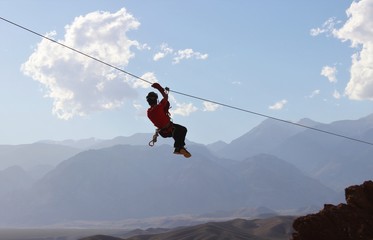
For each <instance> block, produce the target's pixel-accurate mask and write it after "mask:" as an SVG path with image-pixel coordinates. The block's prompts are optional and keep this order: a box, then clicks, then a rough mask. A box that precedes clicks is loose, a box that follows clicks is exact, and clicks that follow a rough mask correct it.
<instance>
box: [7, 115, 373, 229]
mask: <svg viewBox="0 0 373 240" xmlns="http://www.w3.org/2000/svg"><path fill="white" fill-rule="evenodd" d="M299 123H301V124H306V125H307V126H311V125H312V126H313V127H316V128H320V129H323V130H325V131H331V132H335V133H339V134H346V135H347V134H350V135H348V136H350V137H356V138H359V139H362V140H366V141H369V140H370V139H371V138H372V135H371V133H373V115H370V116H367V117H365V118H361V119H358V120H344V121H338V122H334V123H331V124H320V123H317V122H314V121H312V120H310V119H303V120H301V121H300V122H299ZM290 127H293V128H296V129H290ZM338 131H340V132H338ZM274 135H275V137H274ZM151 136H152V134H151V133H149V134H135V135H134V136H131V137H118V138H115V139H112V140H97V139H88V140H84V141H76V142H74V141H73V142H71V141H70V140H69V141H66V142H65V145H63V144H62V145H60V143H59V142H50V143H45V142H44V143H35V144H28V145H16V146H7V145H3V146H0V156H1V157H4V162H3V163H6V164H8V163H9V162H10V163H14V165H19V166H21V167H22V168H23V169H25V170H26V171H21V170H20V168H19V169H18V170H20V171H18V170H17V171H14V172H13V173H12V174H11V175H14V179H17V176H18V175H19V177H18V179H19V181H20V182H19V183H18V184H20V185H19V186H26V187H22V188H18V190H19V191H18V190H17V191H16V192H17V193H16V194H14V196H9V195H8V196H4V195H5V193H6V192H7V191H8V190H7V187H6V185H4V186H2V185H0V197H3V198H4V199H8V200H7V202H8V204H6V205H4V206H3V208H4V209H3V210H4V211H3V212H4V216H5V217H4V219H3V220H1V221H0V222H1V224H11V223H14V224H16V223H19V222H20V221H22V223H23V224H26V225H27V224H31V223H32V222H34V221H36V220H37V221H36V222H38V223H40V224H43V223H45V222H46V221H47V220H51V219H52V220H53V221H54V222H55V223H58V222H59V221H62V220H63V221H74V220H77V221H78V220H83V219H91V220H92V219H96V220H118V219H123V218H128V217H140V218H141V217H152V216H166V215H174V214H184V213H188V214H204V213H209V212H212V213H213V212H219V211H222V212H234V211H236V210H237V209H242V208H257V207H261V206H263V207H269V208H273V209H274V210H275V211H276V210H278V209H280V210H281V209H282V210H283V209H285V208H289V207H291V208H302V207H305V208H306V207H307V206H320V205H321V204H323V203H325V202H333V201H338V194H336V193H335V192H334V191H332V190H331V189H329V188H328V187H325V186H324V185H323V184H325V185H327V186H330V187H333V188H334V189H335V190H339V189H341V188H342V189H343V187H345V186H348V185H351V184H354V183H355V182H358V183H359V182H361V181H363V180H366V179H369V178H371V177H372V175H371V172H373V171H372V170H373V167H370V166H371V164H370V159H371V157H370V156H371V155H372V154H373V152H372V151H373V149H372V147H371V146H369V145H367V144H366V145H365V144H362V143H358V142H354V141H351V140H348V139H343V138H338V137H336V136H329V135H326V134H323V133H319V132H315V131H312V130H309V129H303V128H300V127H297V126H291V125H289V124H288V123H280V122H274V121H273V120H265V121H263V123H262V124H260V125H259V126H257V127H256V128H255V129H253V130H252V131H250V132H249V133H247V134H244V135H243V136H242V137H239V138H238V139H237V140H236V141H232V142H231V143H229V144H225V143H223V142H218V143H216V144H210V145H207V146H204V145H201V144H194V143H191V142H188V147H189V149H190V150H191V152H192V154H193V157H192V158H191V159H184V158H182V157H180V156H175V155H173V154H172V150H173V149H172V147H171V146H170V145H171V142H172V140H171V139H162V138H160V139H159V140H160V141H159V142H158V143H157V145H156V147H153V148H150V147H148V146H147V143H148V141H149V140H150V139H151ZM131 139H132V140H131ZM255 140H257V141H255ZM77 143H79V144H77ZM83 143H84V144H83ZM122 143H133V144H127V145H122ZM163 143H166V144H167V145H162V144H163ZM259 143H260V144H259ZM267 143H268V144H267ZM118 144H120V145H118ZM67 145H69V146H67ZM78 145H80V146H83V145H84V148H83V149H82V148H80V149H78V147H77V146H78ZM87 147H88V149H90V150H87V149H86V148H87ZM256 147H258V148H256ZM234 149H236V150H237V153H236V152H234V151H233V150H234ZM240 149H241V150H242V151H240ZM259 150H261V151H262V152H261V153H259V152H258V151H259ZM219 152H224V154H219ZM263 153H265V154H263ZM7 156H11V157H7ZM227 156H228V157H227ZM229 156H231V157H232V158H233V157H236V159H234V158H233V159H231V158H230V157H229ZM9 159H12V161H9ZM36 159H37V160H36ZM48 163H52V165H49V167H51V166H52V167H53V164H56V165H57V164H58V165H57V166H56V167H53V169H52V170H51V171H49V172H48V173H47V174H45V175H43V174H40V175H39V177H38V178H35V177H33V176H32V175H31V174H30V169H32V168H33V167H37V166H38V167H40V166H43V165H41V164H48ZM6 164H4V166H5V165H6ZM33 164H34V165H33ZM294 166H295V167H294ZM299 169H300V170H299ZM43 171H45V170H43ZM4 174H6V172H4V171H0V179H1V178H2V175H4ZM25 176H27V177H25ZM30 176H31V180H30V178H29V177H30ZM40 176H44V177H42V178H40ZM4 179H6V178H4ZM294 179H296V180H294ZM5 181H10V180H5ZM320 181H321V182H322V183H323V184H320ZM10 182H11V181H10ZM33 182H35V184H30V183H33ZM1 193H3V194H1ZM12 203H13V205H14V203H17V209H14V208H12V207H11V206H12ZM155 206H156V207H155ZM0 207H1V206H0ZM118 209H120V210H118ZM14 213H15V214H14ZM25 216H27V217H25ZM8 220H9V221H8ZM47 222H48V223H52V222H50V221H47ZM34 223H35V222H34Z"/></svg>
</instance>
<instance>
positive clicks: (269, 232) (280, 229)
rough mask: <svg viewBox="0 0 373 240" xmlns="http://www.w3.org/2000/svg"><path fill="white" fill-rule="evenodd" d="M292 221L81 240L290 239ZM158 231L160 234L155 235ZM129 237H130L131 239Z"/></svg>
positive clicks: (215, 224)
mask: <svg viewBox="0 0 373 240" xmlns="http://www.w3.org/2000/svg"><path fill="white" fill-rule="evenodd" d="M293 220H294V217H287V216H283V217H273V218H266V219H256V220H246V219H234V220H230V221H224V222H209V223H204V224H199V225H195V226H190V227H179V228H176V229H148V230H136V231H133V232H129V233H127V234H125V235H123V236H120V238H114V237H110V236H104V235H97V236H92V237H86V238H82V239H81V240H106V239H107V240H109V239H113V240H120V239H126V240H156V239H157V240H171V239H217V240H219V239H232V240H240V239H242V240H243V239H245V240H250V239H251V240H264V239H267V240H268V239H276V240H286V239H289V237H290V236H291V233H292V228H291V224H292V221H293ZM156 231H159V232H160V233H154V232H156ZM131 235H132V237H129V236H131Z"/></svg>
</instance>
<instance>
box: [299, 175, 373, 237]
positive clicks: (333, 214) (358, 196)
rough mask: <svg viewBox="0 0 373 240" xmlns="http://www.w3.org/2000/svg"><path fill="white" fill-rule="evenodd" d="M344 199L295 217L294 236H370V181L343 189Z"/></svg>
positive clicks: (372, 230)
mask: <svg viewBox="0 0 373 240" xmlns="http://www.w3.org/2000/svg"><path fill="white" fill-rule="evenodd" d="M345 196H346V203H347V204H343V203H341V204H339V205H337V206H334V205H331V204H326V205H325V206H324V209H322V210H321V211H320V212H318V213H317V214H310V215H307V216H304V217H300V218H297V219H296V220H295V221H294V223H293V228H294V230H295V231H294V233H293V240H315V239H317V240H372V239H373V182H372V181H366V182H364V183H363V184H362V185H358V186H351V187H348V188H346V189H345Z"/></svg>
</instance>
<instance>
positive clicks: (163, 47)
mask: <svg viewBox="0 0 373 240" xmlns="http://www.w3.org/2000/svg"><path fill="white" fill-rule="evenodd" d="M173 52H174V50H173V49H172V48H170V47H169V46H168V45H167V43H162V45H161V49H160V51H159V52H157V53H156V54H155V55H154V57H153V60H154V61H159V60H160V59H162V58H164V57H166V56H167V55H169V54H172V53H173Z"/></svg>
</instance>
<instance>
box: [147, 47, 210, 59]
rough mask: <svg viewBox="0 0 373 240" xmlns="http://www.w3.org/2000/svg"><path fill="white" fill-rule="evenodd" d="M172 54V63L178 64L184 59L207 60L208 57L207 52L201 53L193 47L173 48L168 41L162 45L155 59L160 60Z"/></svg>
mask: <svg viewBox="0 0 373 240" xmlns="http://www.w3.org/2000/svg"><path fill="white" fill-rule="evenodd" d="M168 55H171V56H172V63H173V64H178V63H180V62H181V61H182V60H186V59H193V58H194V59H198V60H206V59H207V58H208V54H207V53H200V52H196V51H194V50H193V49H191V48H187V49H183V50H174V49H173V48H171V47H169V46H168V44H167V43H162V45H161V46H160V50H159V51H158V52H157V53H155V54H154V56H153V60H154V61H159V60H161V59H162V58H165V57H166V56H168Z"/></svg>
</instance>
